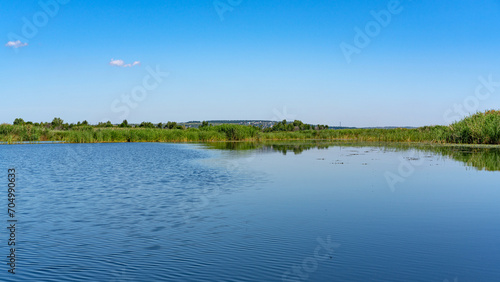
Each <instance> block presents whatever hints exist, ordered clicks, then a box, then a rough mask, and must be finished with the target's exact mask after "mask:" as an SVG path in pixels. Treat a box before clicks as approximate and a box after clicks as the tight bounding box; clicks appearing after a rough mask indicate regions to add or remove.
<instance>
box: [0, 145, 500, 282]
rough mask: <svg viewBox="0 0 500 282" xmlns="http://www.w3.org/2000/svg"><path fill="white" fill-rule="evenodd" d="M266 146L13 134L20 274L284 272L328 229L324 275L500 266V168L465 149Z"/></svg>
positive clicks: (490, 274)
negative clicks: (37, 140) (31, 141)
mask: <svg viewBox="0 0 500 282" xmlns="http://www.w3.org/2000/svg"><path fill="white" fill-rule="evenodd" d="M218 146H228V145H224V144H218ZM231 146H232V145H231ZM244 146H246V145H244ZM252 146H253V147H254V148H253V149H252V148H247V149H252V150H240V151H238V150H206V149H204V147H205V146H202V145H187V144H159V143H153V144H151V143H132V144H57V145H55V144H54V145H13V146H0V154H1V156H2V158H1V159H0V167H1V169H2V170H3V171H6V169H7V168H8V167H10V166H15V167H16V168H17V170H18V187H19V191H18V213H19V218H20V223H19V234H18V236H19V248H20V251H19V254H22V255H20V260H19V270H20V274H19V275H18V276H16V278H19V279H22V280H23V281H30V280H31V281H61V280H64V279H66V280H67V279H73V280H95V281H138V280H142V281H159V280H164V281H281V277H282V275H283V273H285V272H287V271H289V270H291V269H293V267H294V266H297V265H299V266H300V265H301V264H302V262H303V261H304V260H305V259H307V258H310V257H311V256H313V254H314V251H315V248H316V247H317V246H318V241H317V239H318V238H327V236H330V237H331V239H332V241H333V242H335V243H338V244H340V246H339V247H338V248H335V252H334V253H333V254H331V255H330V257H328V259H326V260H321V261H318V265H317V268H316V269H315V270H314V271H312V272H307V274H308V275H309V277H308V278H309V280H310V281H443V280H444V279H449V280H451V279H452V278H454V277H458V279H459V281H478V280H485V281H496V280H499V278H500V272H499V271H498V270H497V269H498V268H497V265H498V263H499V262H500V250H499V249H500V244H499V243H500V242H499V240H500V239H498V238H500V227H499V225H498V224H496V223H497V222H498V217H499V216H500V207H499V205H498V204H497V199H498V196H499V192H498V180H499V177H500V173H499V172H491V171H479V170H476V169H471V168H470V166H466V165H465V164H464V163H463V162H461V161H456V160H455V159H459V158H463V156H462V155H461V154H462V153H463V152H462V153H458V154H457V151H456V150H455V151H453V150H451V151H449V150H448V151H446V150H444V149H437V150H436V149H435V148H434V149H432V150H430V149H427V150H416V149H412V148H409V147H407V148H405V147H401V148H392V147H379V146H373V145H372V146H367V147H360V146H355V145H348V146H342V147H340V146H329V147H328V148H323V149H317V148H315V147H314V146H313V147H310V148H309V149H308V150H302V152H301V153H300V151H301V149H300V148H295V152H296V153H294V152H293V150H292V151H290V150H288V149H287V153H286V155H284V154H283V151H284V149H285V147H280V146H273V148H274V149H273V148H270V147H268V146H267V147H259V146H257V148H255V144H254V145H252ZM294 146H295V147H297V145H294ZM276 149H279V150H280V151H281V152H280V151H277V150H276ZM406 149H409V150H406ZM433 150H434V151H433ZM450 152H451V153H450ZM471 152H473V154H469V153H467V154H468V155H467V157H468V160H474V162H477V160H483V159H488V160H489V159H494V158H495V157H496V156H497V155H495V152H493V153H491V152H488V153H485V152H484V151H481V150H476V151H475V152H474V150H471ZM469 155H470V156H474V158H470V157H469ZM457 156H458V157H457ZM402 163H405V164H408V163H409V164H410V165H411V167H412V168H413V169H412V170H410V172H409V171H403V172H404V173H403V174H401V173H400V171H399V168H400V166H401V164H402ZM387 172H390V173H393V174H395V175H397V176H400V177H401V179H402V181H399V182H397V183H396V184H395V186H394V189H391V187H390V186H389V184H388V182H387V179H386V176H385V175H386V174H387ZM1 197H5V195H4V194H2V196H1ZM0 252H1V253H5V254H6V253H7V248H6V245H3V246H1V247H0ZM302 270H303V269H302ZM3 277H5V276H3V275H2V278H3ZM7 278H8V277H7ZM51 279H52V280H51ZM7 281H9V280H7ZM12 281H14V280H12Z"/></svg>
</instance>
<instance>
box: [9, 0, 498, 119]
mask: <svg viewBox="0 0 500 282" xmlns="http://www.w3.org/2000/svg"><path fill="white" fill-rule="evenodd" d="M44 3H45V4H44ZM214 3H216V4H217V5H215V4H214ZM47 7H48V8H47ZM389 7H392V9H390V8H389ZM394 7H396V8H394ZM396 10H397V11H396ZM0 11H2V17H0V35H1V36H2V38H3V42H0V43H2V45H1V46H0V47H1V48H0V58H1V61H2V64H1V66H0V68H1V76H0V85H1V91H2V94H1V95H2V99H1V111H0V123H3V122H7V123H12V121H13V120H14V119H15V118H16V117H22V118H24V119H25V120H32V121H50V120H52V118H53V117H56V116H57V117H61V118H63V119H64V120H65V121H68V122H76V121H79V120H80V121H81V120H84V119H86V120H88V121H90V122H93V123H97V122H99V121H102V120H111V121H112V122H114V123H119V122H121V121H122V120H123V118H126V119H127V120H128V121H129V122H141V121H152V122H166V121H188V120H213V119H268V120H269V119H271V120H277V119H283V118H287V119H300V120H302V121H304V122H309V123H321V124H328V125H338V124H339V123H340V122H342V125H345V126H391V125H393V126H406V125H409V126H421V125H433V124H446V123H447V122H449V121H450V120H451V119H454V118H458V117H459V116H460V115H463V113H464V112H471V111H472V112H475V111H476V110H484V109H491V108H496V109H498V108H500V85H498V84H499V83H500V56H499V54H500V53H499V51H500V36H498V31H499V30H500V1H499V0H485V1H472V0H470V1H465V0H464V1H440V2H436V1H416V0H414V1H410V0H406V1H399V3H397V2H394V0H388V1H323V0H317V1H311V0H309V1H307V0H302V1H296V0H288V1H248V0H241V1H239V0H220V1H219V0H217V1H212V0H208V1H204V0H203V1H202V0H198V1H194V0H184V1H127V0H120V1H112V0H110V1H77V0H71V1H68V0H64V1H63V0H59V2H57V1H56V0H42V1H40V2H39V1H28V0H23V1H7V0H6V1H1V2H0ZM391 11H392V12H391ZM373 13H376V14H380V15H385V16H387V14H389V15H390V19H388V18H387V17H385V18H384V17H383V16H381V19H382V20H380V19H379V21H378V22H377V20H376V19H375V18H374V16H373ZM29 25H33V26H34V27H35V28H36V29H37V30H36V32H33V30H29V28H28V27H27V26H29ZM356 28H357V29H359V30H362V31H363V33H364V34H365V35H364V36H365V37H366V36H367V37H368V38H369V44H365V45H366V46H361V45H356V41H355V37H356V36H357V32H356V30H357V29H356ZM366 28H368V31H370V32H371V35H366V33H367V32H366ZM369 28H372V29H371V30H370V29H369ZM18 40H19V41H18ZM9 42H10V43H9ZM342 43H344V44H348V45H349V46H352V47H354V48H356V49H357V51H358V52H357V53H353V54H351V55H350V56H348V57H349V59H350V61H348V60H347V59H346V56H345V54H344V52H343V49H342V48H341V44H342ZM358 43H359V42H358ZM26 44H27V45H26ZM23 45H25V46H23ZM344 46H345V45H344ZM359 46H361V47H362V48H358V47H359ZM16 47H17V48H16ZM112 59H114V60H115V63H114V64H110V62H111V60H112ZM117 60H122V61H123V63H121V61H117ZM134 62H140V64H139V63H136V64H135V65H133V66H132V64H133V63H134ZM127 64H130V65H127ZM151 70H153V72H155V71H156V70H158V71H159V72H160V73H162V74H161V75H160V77H159V79H158V80H155V79H154V77H153V76H151ZM165 73H168V76H167V75H166V74H165ZM489 76H491V80H492V81H493V83H490V88H487V87H486V88H485V87H483V90H484V89H489V90H488V91H489V93H486V94H489V95H486V94H484V93H483V94H482V96H480V97H479V98H478V96H477V94H476V92H475V90H476V88H478V87H479V86H480V85H481V82H480V79H479V77H483V78H484V79H486V80H488V77H489ZM144 81H146V83H147V84H146V86H147V87H145V85H144ZM495 82H499V83H496V84H495ZM491 85H493V86H491ZM146 88H147V89H146ZM126 97H128V102H126V101H125V99H127V98H126ZM467 103H468V104H467ZM461 105H462V108H464V109H465V111H463V110H457V109H460V107H461ZM464 105H465V106H464ZM457 107H458V108H457ZM467 110H469V111H467Z"/></svg>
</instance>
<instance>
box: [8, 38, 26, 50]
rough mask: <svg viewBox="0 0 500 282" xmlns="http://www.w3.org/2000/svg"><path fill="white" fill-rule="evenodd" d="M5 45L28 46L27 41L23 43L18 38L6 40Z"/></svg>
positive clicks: (13, 46) (14, 46)
mask: <svg viewBox="0 0 500 282" xmlns="http://www.w3.org/2000/svg"><path fill="white" fill-rule="evenodd" d="M5 46H7V47H12V48H19V47H24V46H28V43H23V42H21V41H20V40H17V41H9V42H7V44H5Z"/></svg>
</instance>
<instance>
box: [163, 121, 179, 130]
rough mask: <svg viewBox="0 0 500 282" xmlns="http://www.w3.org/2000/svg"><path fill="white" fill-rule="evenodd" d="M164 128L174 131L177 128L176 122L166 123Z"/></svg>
mask: <svg viewBox="0 0 500 282" xmlns="http://www.w3.org/2000/svg"><path fill="white" fill-rule="evenodd" d="M165 127H166V128H168V129H175V128H177V122H175V121H169V122H167V125H166V126H165Z"/></svg>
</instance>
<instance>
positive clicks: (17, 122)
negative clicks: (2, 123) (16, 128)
mask: <svg viewBox="0 0 500 282" xmlns="http://www.w3.org/2000/svg"><path fill="white" fill-rule="evenodd" d="M12 124H14V125H24V124H25V122H24V120H23V119H22V118H16V119H15V120H14V122H13V123H12Z"/></svg>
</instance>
